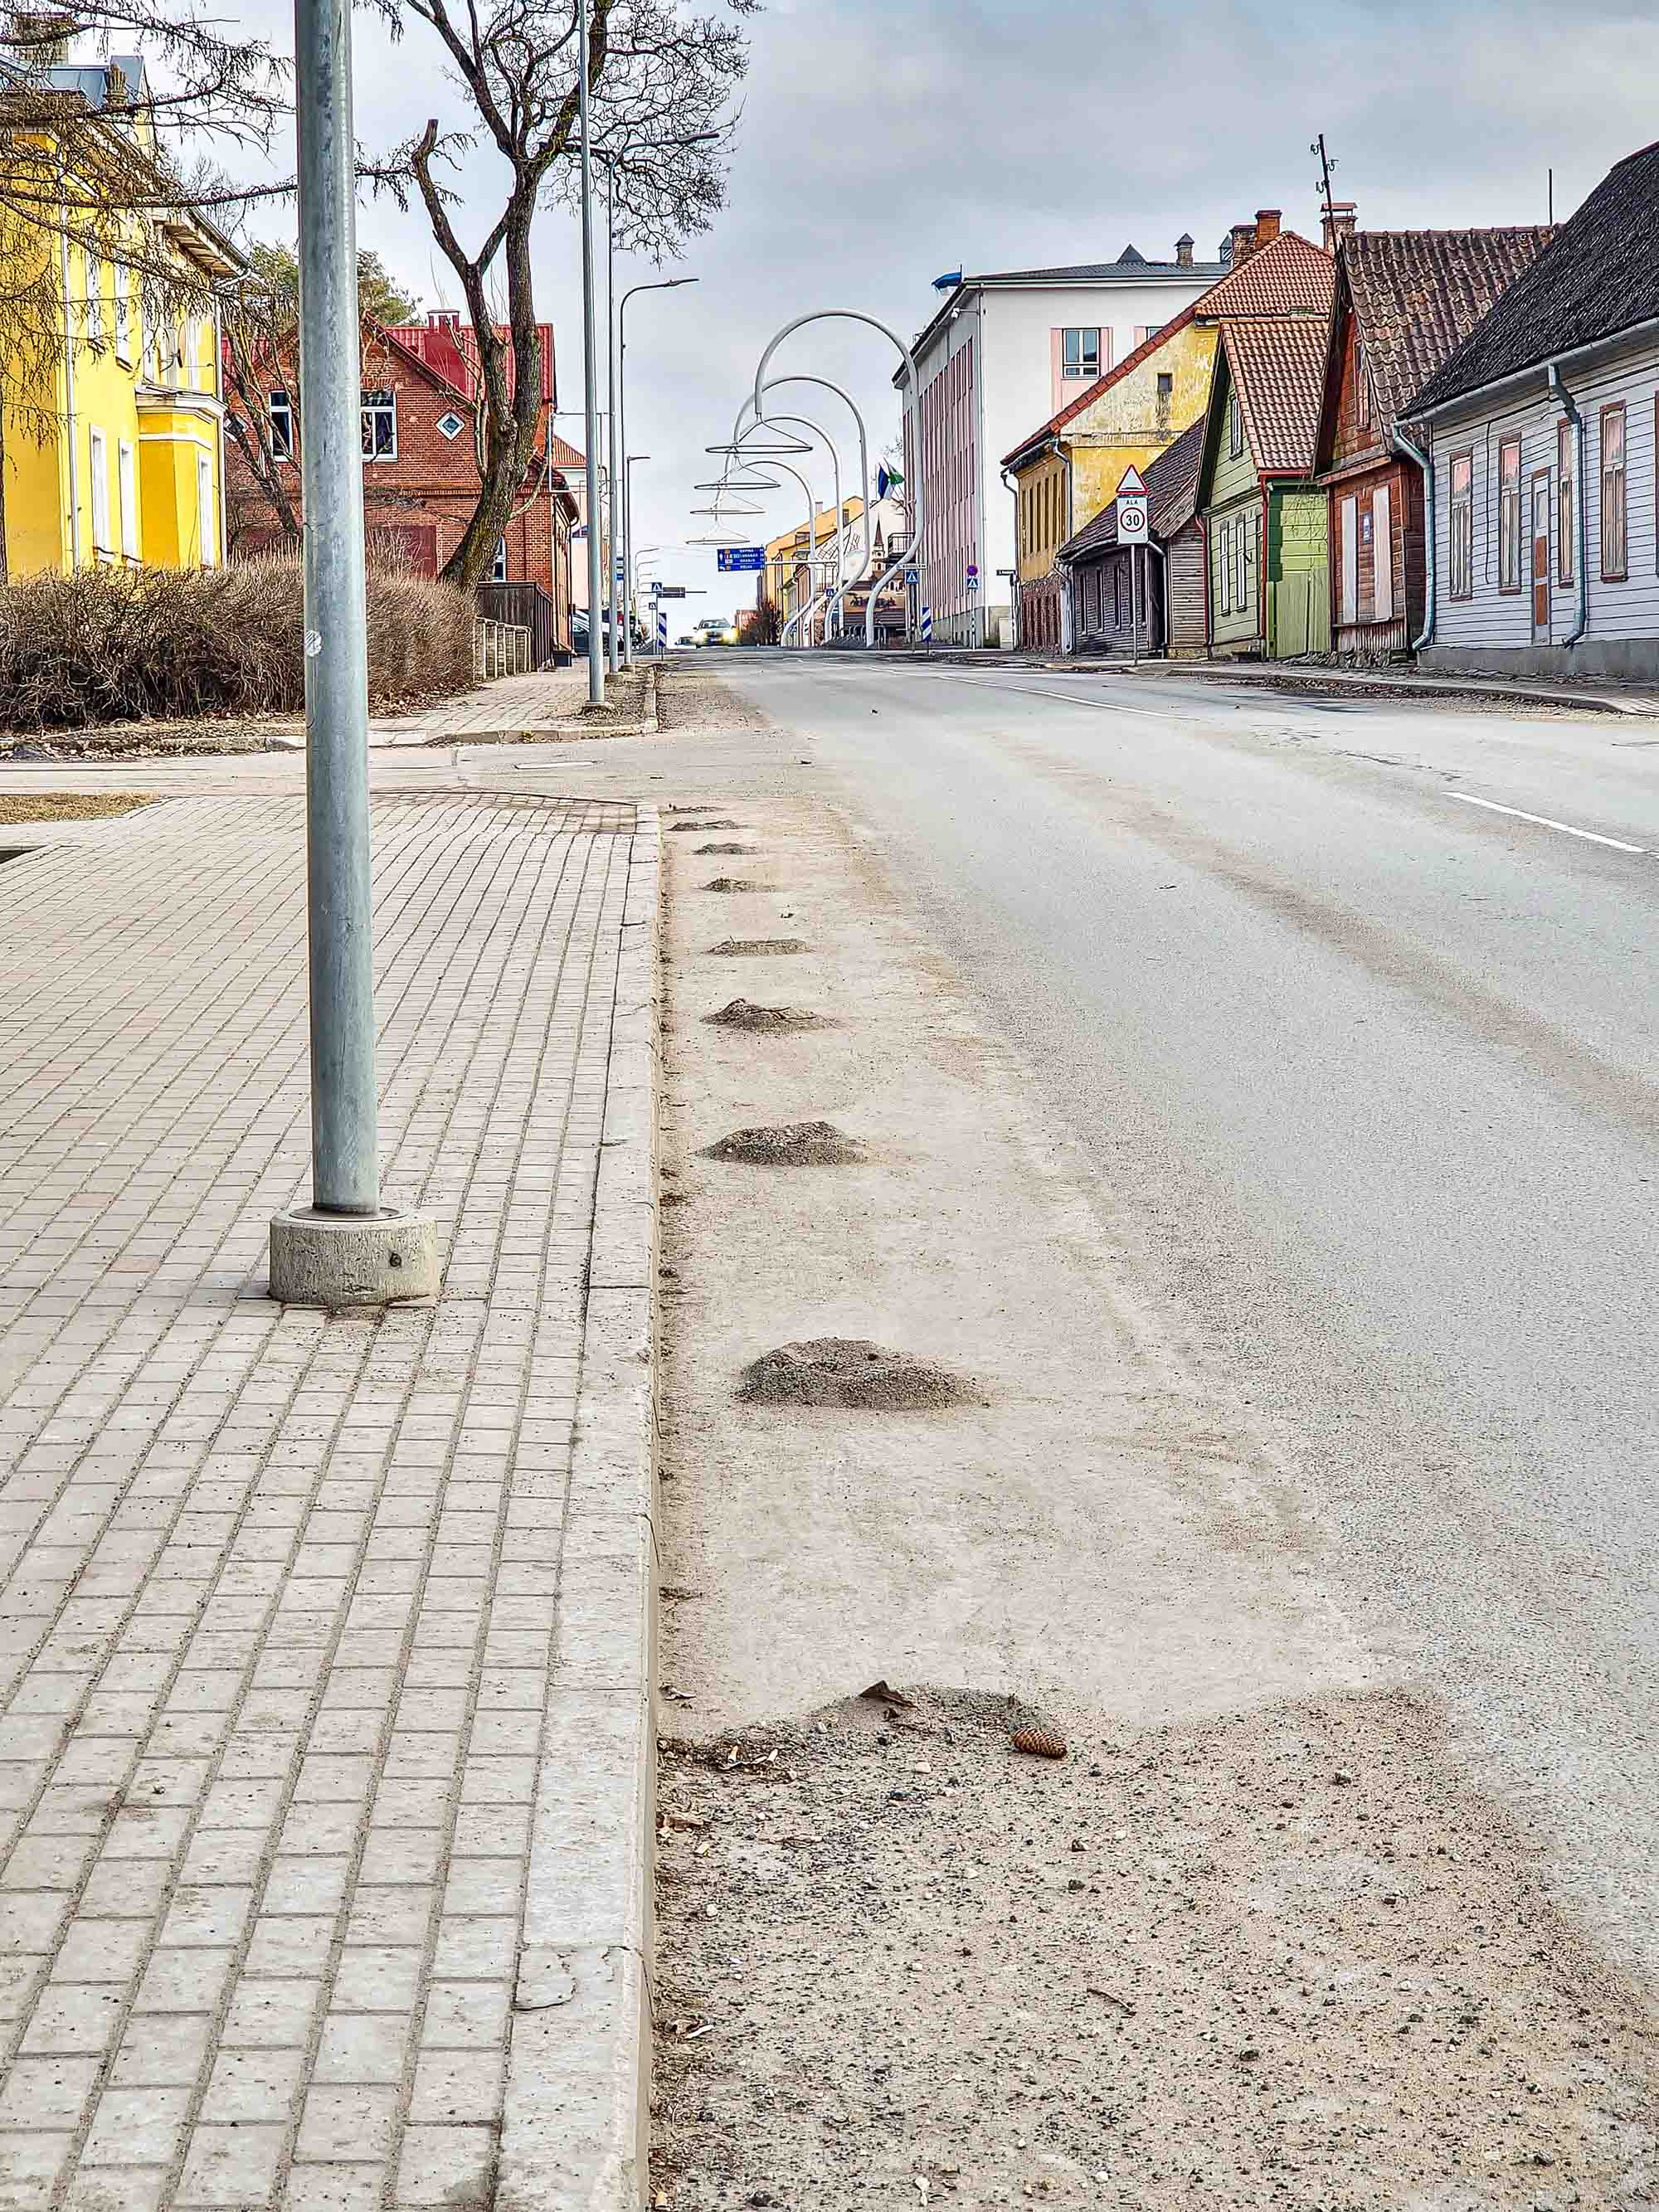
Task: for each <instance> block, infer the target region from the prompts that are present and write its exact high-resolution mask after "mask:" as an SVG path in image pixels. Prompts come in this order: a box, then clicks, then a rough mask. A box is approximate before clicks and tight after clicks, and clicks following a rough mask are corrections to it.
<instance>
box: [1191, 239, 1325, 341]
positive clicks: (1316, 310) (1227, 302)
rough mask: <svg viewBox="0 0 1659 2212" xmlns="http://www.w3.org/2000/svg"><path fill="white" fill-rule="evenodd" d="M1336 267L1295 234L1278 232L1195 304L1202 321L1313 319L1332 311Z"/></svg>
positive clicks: (1323, 251)
mask: <svg viewBox="0 0 1659 2212" xmlns="http://www.w3.org/2000/svg"><path fill="white" fill-rule="evenodd" d="M1334 283H1335V264H1334V262H1333V261H1332V259H1331V257H1330V255H1329V254H1328V253H1327V252H1326V251H1325V249H1324V247H1323V246H1315V245H1314V244H1313V243H1312V241H1311V240H1309V239H1305V238H1304V237H1303V236H1302V234H1301V233H1300V232H1299V231H1294V230H1281V231H1280V232H1279V236H1278V237H1277V238H1276V239H1274V240H1273V243H1272V245H1271V246H1258V247H1257V249H1256V251H1255V252H1254V253H1252V254H1251V255H1250V256H1249V258H1248V259H1247V260H1244V261H1242V262H1241V263H1240V264H1239V265H1238V267H1237V269H1233V270H1229V271H1228V273H1227V275H1226V276H1224V277H1222V279H1221V280H1220V282H1219V283H1215V284H1212V285H1211V287H1210V289H1209V290H1208V291H1207V292H1206V293H1205V294H1204V295H1202V297H1201V298H1200V299H1199V300H1197V301H1194V310H1195V312H1196V313H1197V315H1198V318H1199V319H1200V322H1206V323H1211V322H1219V321H1221V320H1222V319H1224V318H1231V317H1236V316H1239V315H1300V314H1312V315H1317V316H1319V317H1320V318H1321V319H1323V318H1324V317H1325V316H1327V315H1328V314H1329V313H1330V311H1331V290H1332V287H1333V285H1334Z"/></svg>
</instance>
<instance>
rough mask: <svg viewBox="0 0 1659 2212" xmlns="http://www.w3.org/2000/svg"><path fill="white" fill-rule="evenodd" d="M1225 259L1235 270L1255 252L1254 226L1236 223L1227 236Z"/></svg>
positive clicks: (1248, 223)
mask: <svg viewBox="0 0 1659 2212" xmlns="http://www.w3.org/2000/svg"><path fill="white" fill-rule="evenodd" d="M1227 245H1228V253H1227V258H1228V260H1229V261H1230V262H1231V264H1232V265H1233V267H1234V268H1235V269H1237V268H1238V267H1239V266H1240V265H1241V264H1243V262H1246V261H1248V260H1249V258H1250V256H1251V254H1253V253H1254V252H1255V224H1254V223H1253V222H1236V223H1235V224H1234V225H1233V227H1232V228H1231V230H1230V231H1229V232H1228V234H1227Z"/></svg>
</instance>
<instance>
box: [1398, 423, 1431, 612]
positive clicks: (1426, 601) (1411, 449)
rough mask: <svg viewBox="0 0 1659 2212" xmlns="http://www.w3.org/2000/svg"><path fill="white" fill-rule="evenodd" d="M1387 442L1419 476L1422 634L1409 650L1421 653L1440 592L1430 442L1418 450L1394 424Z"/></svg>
mask: <svg viewBox="0 0 1659 2212" xmlns="http://www.w3.org/2000/svg"><path fill="white" fill-rule="evenodd" d="M1389 445H1390V446H1391V447H1393V449H1394V451H1395V453H1403V454H1404V455H1405V457H1406V459H1407V460H1408V461H1415V462H1416V464H1417V465H1418V467H1419V470H1421V471H1422V475H1423V517H1424V521H1423V574H1424V586H1425V589H1424V597H1423V635H1421V636H1420V637H1414V638H1413V640H1412V651H1413V653H1421V652H1422V650H1423V648H1424V647H1425V645H1432V644H1433V643H1434V622H1435V616H1436V614H1437V611H1438V606H1437V602H1438V599H1439V593H1440V568H1439V563H1438V560H1437V548H1436V545H1435V535H1434V461H1433V458H1432V455H1433V441H1432V439H1431V441H1430V448H1429V451H1428V452H1427V453H1419V451H1418V449H1417V447H1415V446H1414V445H1413V443H1412V441H1411V440H1410V439H1409V438H1408V437H1407V435H1406V434H1405V432H1404V431H1403V430H1402V429H1401V428H1400V426H1399V424H1398V423H1396V424H1395V427H1394V428H1393V429H1392V430H1390V431H1389Z"/></svg>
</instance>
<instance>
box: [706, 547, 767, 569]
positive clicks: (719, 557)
mask: <svg viewBox="0 0 1659 2212" xmlns="http://www.w3.org/2000/svg"><path fill="white" fill-rule="evenodd" d="M714 557H715V561H716V563H717V565H718V566H719V567H720V568H721V569H722V570H724V571H725V572H726V574H730V573H731V571H732V569H734V568H764V567H765V566H766V548H765V547H764V546H763V545H722V546H721V547H720V550H719V552H718V553H717V554H716V555H715V556H714Z"/></svg>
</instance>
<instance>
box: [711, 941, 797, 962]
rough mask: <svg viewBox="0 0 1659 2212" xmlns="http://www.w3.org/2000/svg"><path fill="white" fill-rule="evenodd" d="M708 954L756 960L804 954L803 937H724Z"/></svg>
mask: <svg viewBox="0 0 1659 2212" xmlns="http://www.w3.org/2000/svg"><path fill="white" fill-rule="evenodd" d="M708 950H709V951H710V952H714V953H718V954H719V955H720V957H721V958H723V959H758V958H760V957H763V955H769V954H772V953H778V954H782V953H786V952H805V950H806V939H805V938H804V937H726V938H722V939H721V940H720V943H719V944H718V945H710V946H709V948H708Z"/></svg>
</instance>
